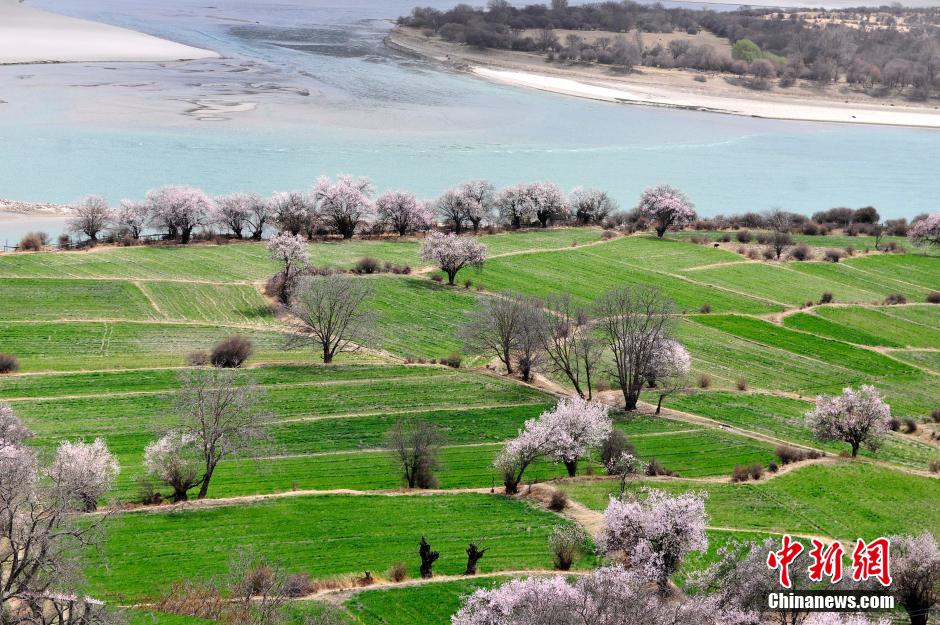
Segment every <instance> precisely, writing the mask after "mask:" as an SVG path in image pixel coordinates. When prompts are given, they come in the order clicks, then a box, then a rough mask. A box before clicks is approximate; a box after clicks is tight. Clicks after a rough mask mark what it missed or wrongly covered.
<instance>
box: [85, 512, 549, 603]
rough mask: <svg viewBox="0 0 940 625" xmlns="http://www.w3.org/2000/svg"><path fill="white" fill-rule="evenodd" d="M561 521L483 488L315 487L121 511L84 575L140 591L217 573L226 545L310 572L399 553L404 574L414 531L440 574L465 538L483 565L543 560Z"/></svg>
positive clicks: (373, 564) (98, 589) (378, 567)
mask: <svg viewBox="0 0 940 625" xmlns="http://www.w3.org/2000/svg"><path fill="white" fill-rule="evenodd" d="M561 522H562V521H560V520H559V519H558V517H556V516H555V515H552V514H550V513H547V512H543V511H540V510H536V509H535V508H532V507H530V506H528V505H526V504H524V503H519V502H516V501H512V500H509V499H506V498H504V497H501V496H492V495H446V496H444V495H439V496H434V497H427V496H420V495H419V496H403V497H383V496H348V495H324V496H315V497H289V498H284V499H277V500H272V501H266V502H259V503H253V504H244V505H239V506H235V507H228V506H223V507H218V508H206V509H194V510H187V511H185V512H176V513H148V512H144V513H136V514H121V515H117V516H114V517H112V518H110V519H108V522H107V526H108V527H107V529H108V531H107V542H106V547H105V550H104V551H103V553H102V554H101V555H98V554H91V555H90V558H91V561H92V562H97V563H100V564H101V566H94V565H93V566H90V567H88V582H89V584H88V585H89V590H90V591H91V592H94V593H95V594H96V595H97V596H102V597H107V598H109V599H114V600H119V601H140V600H143V599H146V598H148V597H153V596H154V595H155V594H158V593H159V592H160V591H161V590H163V589H165V588H167V586H168V585H169V584H170V583H172V581H173V580H176V579H195V578H203V579H204V578H205V577H207V576H211V575H214V574H219V573H222V572H223V571H224V570H225V566H226V563H227V561H228V559H229V558H230V556H231V548H232V545H240V546H242V547H250V548H252V549H253V550H254V551H255V552H256V553H258V554H259V555H263V556H266V557H268V558H270V559H271V560H273V561H276V562H279V563H281V564H282V565H283V566H284V567H285V568H287V569H288V570H290V571H295V572H300V571H304V572H307V573H309V574H311V575H313V576H314V577H316V578H328V577H332V576H336V575H344V574H362V572H363V571H367V570H369V571H373V572H374V573H376V574H383V573H384V572H385V571H386V570H388V568H389V567H390V566H391V565H392V564H394V563H396V562H404V563H405V564H406V565H407V566H408V572H409V575H410V576H412V577H413V576H416V575H417V574H418V564H419V563H420V561H419V560H418V558H417V546H418V542H419V540H420V538H421V536H427V538H428V541H429V542H431V544H432V545H433V546H434V548H435V549H436V550H438V551H440V553H441V558H440V560H438V561H437V563H436V565H435V570H436V571H438V572H439V573H441V574H456V573H460V572H462V571H463V569H464V567H465V565H466V554H465V553H464V549H465V548H466V546H467V543H468V542H470V541H474V540H476V541H483V542H484V543H485V544H486V545H487V546H488V547H489V548H490V551H488V552H487V554H486V557H484V559H483V560H482V561H481V562H480V570H481V572H483V573H485V572H487V571H499V570H506V569H509V570H519V569H526V568H551V556H550V555H549V553H548V548H547V546H546V545H547V540H548V535H549V533H550V532H551V529H552V527H554V526H555V525H557V524H559V523H561ZM118 554H119V555H118ZM168 561H172V563H173V566H172V569H170V570H168V569H167V566H166V563H167V562H168ZM105 564H106V565H105Z"/></svg>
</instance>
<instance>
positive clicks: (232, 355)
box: [210, 335, 255, 369]
mask: <svg viewBox="0 0 940 625" xmlns="http://www.w3.org/2000/svg"><path fill="white" fill-rule="evenodd" d="M254 350H255V348H254V345H253V344H252V342H251V339H249V338H247V337H244V336H237V335H236V336H230V337H228V338H227V339H222V340H221V341H219V342H218V343H216V346H215V347H213V348H212V356H211V358H210V360H211V362H212V366H214V367H219V368H220V369H238V368H239V367H241V366H242V365H243V364H244V363H245V361H246V360H248V357H249V356H251V354H252V353H253V352H254Z"/></svg>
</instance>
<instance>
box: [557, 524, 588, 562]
mask: <svg viewBox="0 0 940 625" xmlns="http://www.w3.org/2000/svg"><path fill="white" fill-rule="evenodd" d="M587 544H588V536H587V533H586V532H585V531H584V530H583V529H582V528H581V526H579V525H561V526H558V527H556V528H555V529H554V530H552V533H551V535H550V536H549V537H548V550H549V551H550V552H551V554H552V561H553V562H554V563H555V568H556V569H558V570H560V571H567V570H569V569H570V568H571V566H572V565H573V564H574V562H575V560H577V559H578V558H579V557H580V556H581V555H582V554H583V553H584V552H585V547H586V545H587Z"/></svg>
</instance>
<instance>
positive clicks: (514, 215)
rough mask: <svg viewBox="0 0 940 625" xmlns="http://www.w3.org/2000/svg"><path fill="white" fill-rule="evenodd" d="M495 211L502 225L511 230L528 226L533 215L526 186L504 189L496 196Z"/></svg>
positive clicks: (532, 207) (530, 199)
mask: <svg viewBox="0 0 940 625" xmlns="http://www.w3.org/2000/svg"><path fill="white" fill-rule="evenodd" d="M496 210H497V212H498V213H499V217H500V219H501V220H502V221H503V223H506V224H509V226H510V227H511V228H521V227H522V226H528V225H529V223H530V222H531V221H532V218H533V217H534V215H535V212H534V210H535V209H534V206H533V205H532V198H531V196H530V195H529V193H528V191H527V186H526V185H521V184H517V185H513V186H511V187H506V188H505V189H503V190H502V191H500V193H499V195H497V196H496Z"/></svg>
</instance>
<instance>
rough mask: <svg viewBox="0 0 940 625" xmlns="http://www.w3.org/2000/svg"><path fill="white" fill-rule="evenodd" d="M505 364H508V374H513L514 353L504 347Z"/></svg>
mask: <svg viewBox="0 0 940 625" xmlns="http://www.w3.org/2000/svg"><path fill="white" fill-rule="evenodd" d="M503 364H504V365H506V375H512V355H511V354H510V353H509V350H508V349H506V348H504V349H503Z"/></svg>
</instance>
